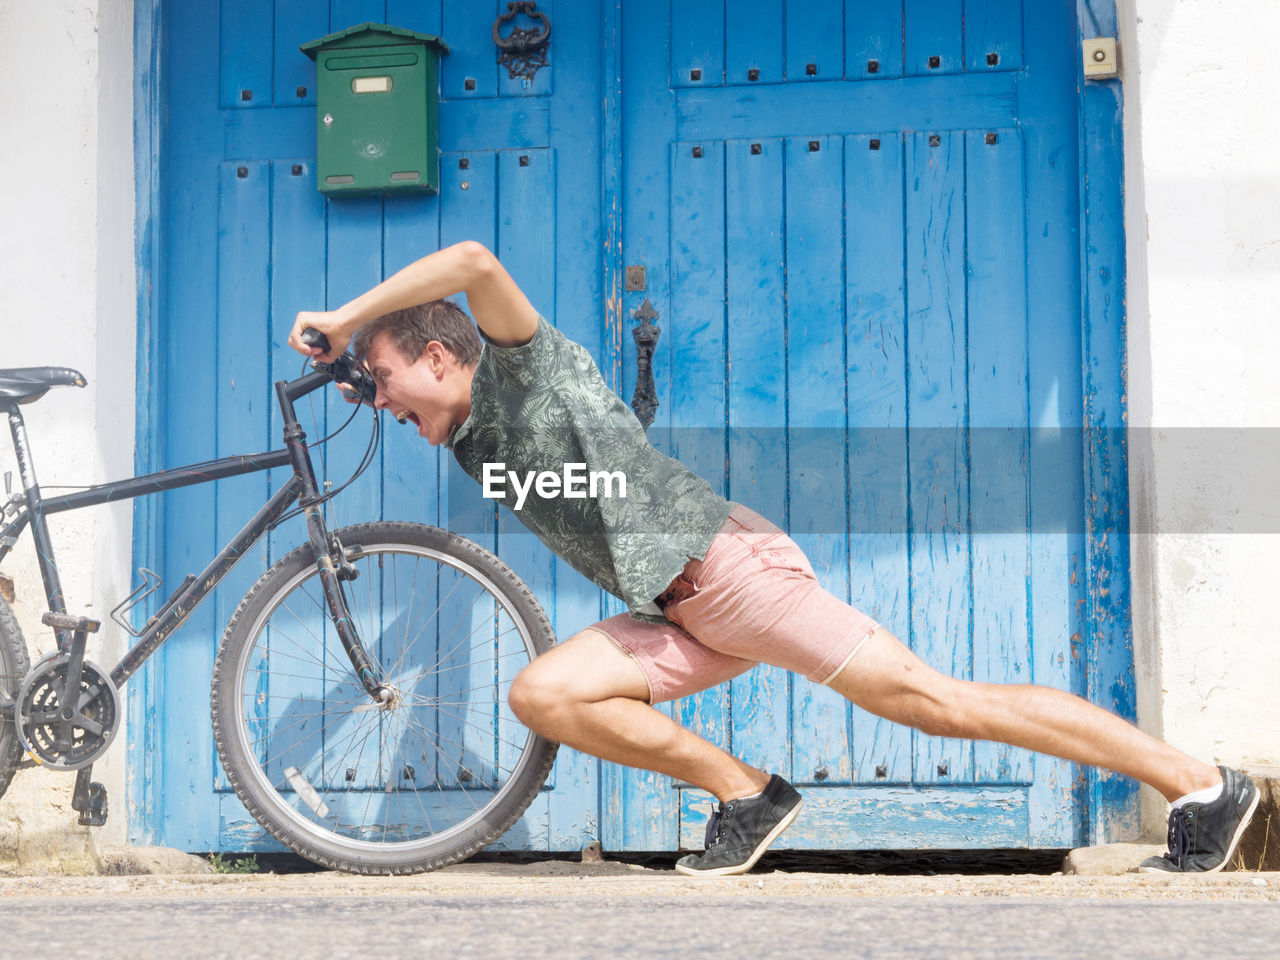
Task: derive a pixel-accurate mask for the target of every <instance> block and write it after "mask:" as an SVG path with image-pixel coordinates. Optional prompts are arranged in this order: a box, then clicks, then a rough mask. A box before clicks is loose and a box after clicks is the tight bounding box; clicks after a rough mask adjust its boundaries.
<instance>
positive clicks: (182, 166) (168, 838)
mask: <svg viewBox="0 0 1280 960" xmlns="http://www.w3.org/2000/svg"><path fill="white" fill-rule="evenodd" d="M169 16H170V20H169V27H170V29H171V30H172V33H171V34H170V40H169V42H170V43H172V44H173V45H174V46H173V49H190V57H189V59H188V60H187V61H185V64H186V66H187V67H188V69H187V70H181V71H175V75H174V76H173V78H172V80H170V81H169V89H168V98H169V102H170V103H185V104H190V105H191V107H192V113H191V114H185V113H182V112H181V111H179V112H178V114H177V115H176V116H174V117H172V121H171V122H172V123H173V126H172V128H171V134H170V136H171V140H170V141H169V145H168V150H169V163H168V165H167V166H166V167H165V173H164V184H163V186H162V188H161V189H162V191H163V192H164V195H165V204H164V209H165V221H166V222H165V224H164V226H163V229H161V230H160V238H161V242H163V243H164V245H165V249H164V254H163V266H162V269H161V270H160V271H159V273H158V275H157V276H156V278H155V280H156V283H157V285H158V286H159V287H160V289H161V294H160V304H161V315H160V317H158V318H157V326H158V328H159V331H158V336H159V338H160V349H159V352H158V354H157V356H156V358H155V361H154V364H155V367H154V372H155V374H156V375H157V376H158V377H159V386H158V389H159V390H160V403H159V406H160V409H161V410H162V411H165V413H166V416H165V417H164V419H163V420H162V421H160V422H159V423H157V424H156V425H155V429H156V431H157V433H158V434H159V441H158V444H157V446H158V447H159V453H158V457H157V459H158V463H157V468H165V467H177V466H181V465H182V464H186V463H197V462H199V461H202V460H207V459H210V458H212V457H213V456H215V455H216V443H217V435H216V433H215V430H214V427H213V424H212V422H211V420H212V418H211V417H210V416H209V415H208V411H209V405H210V404H211V399H212V398H214V397H215V396H216V390H217V386H216V384H217V366H216V364H215V363H214V362H212V359H211V358H214V357H217V356H218V354H219V343H218V340H217V329H218V309H217V304H218V300H217V298H218V267H217V263H218V209H219V203H220V192H221V191H220V186H219V184H220V176H221V170H220V166H219V163H218V161H219V160H220V159H221V154H219V153H218V152H217V151H218V146H219V137H218V135H217V131H216V129H211V128H210V126H209V125H208V124H201V123H199V122H194V120H193V121H192V122H187V121H188V118H189V117H190V118H194V117H195V116H206V117H207V116H209V115H210V114H216V113H217V111H218V100H217V97H218V87H217V84H216V82H215V81H214V78H215V77H216V75H217V74H216V71H217V70H218V57H219V51H218V47H217V45H216V44H215V43H213V42H211V39H210V38H212V37H215V36H217V35H218V10H217V8H215V7H212V6H208V5H199V6H198V8H196V7H189V6H187V5H183V6H182V8H181V9H174V10H170V11H169ZM175 170H176V171H182V175H181V176H175V175H174V171H175ZM193 357H198V358H204V359H203V360H202V362H199V363H193V362H192V358H193ZM202 411H203V413H202ZM193 425H194V428H193ZM160 501H161V508H160V513H161V520H162V523H163V528H162V536H163V551H162V555H161V557H160V566H159V572H160V575H161V576H163V577H164V579H165V582H166V583H167V584H168V585H169V586H170V589H172V588H174V587H176V586H177V585H178V584H179V583H181V582H182V579H183V577H185V576H186V574H187V573H188V572H191V573H196V572H199V571H200V570H202V569H204V567H205V565H206V564H207V563H208V562H209V560H210V558H212V557H213V556H214V554H215V553H216V552H217V550H218V548H219V547H220V546H221V544H218V543H217V542H216V540H215V537H214V527H215V517H214V488H213V485H212V484H207V485H201V486H194V487H188V488H186V489H184V490H174V491H171V492H169V493H165V494H162V495H161V497H160ZM223 626H224V624H221V623H215V611H214V605H213V604H212V603H210V602H206V603H204V604H202V605H201V606H200V607H199V608H197V609H196V610H195V611H194V612H193V613H192V615H191V616H190V617H189V618H188V620H187V622H186V623H185V624H184V625H183V628H182V632H181V634H180V635H179V636H176V637H174V638H173V639H171V640H170V641H169V642H168V643H167V644H166V645H165V646H164V647H163V648H162V649H161V650H160V651H158V652H157V654H156V657H155V660H154V663H155V667H154V671H155V677H156V683H155V686H154V687H152V691H153V693H154V696H155V699H154V700H153V704H154V708H155V711H156V716H155V722H156V724H157V725H158V727H159V728H161V729H163V730H164V731H165V735H164V736H162V737H160V738H159V743H158V747H159V749H158V752H157V754H156V755H155V756H153V757H149V758H148V760H147V765H148V767H149V773H148V774H147V776H149V777H150V778H152V780H151V782H152V785H153V788H154V796H155V797H156V806H155V807H153V808H150V809H148V810H147V811H146V812H145V815H146V816H147V817H148V819H149V820H150V822H151V824H152V825H154V828H155V831H156V836H157V837H158V838H162V839H160V841H159V842H162V843H172V844H174V845H175V846H177V847H179V848H181V849H187V850H195V849H200V847H199V845H198V844H197V843H196V841H197V840H201V839H203V838H207V837H209V836H211V835H213V834H214V833H215V832H216V829H217V823H216V813H215V811H214V810H213V809H212V807H211V805H210V804H209V803H208V802H207V797H208V792H209V789H210V776H209V768H210V760H209V758H210V757H211V756H212V754H213V745H212V742H211V738H210V737H209V736H208V735H207V733H206V731H208V729H209V700H208V691H207V689H201V688H202V687H204V686H205V684H204V682H203V681H199V682H193V679H192V678H195V677H208V672H207V671H208V669H209V662H210V661H209V655H210V651H211V650H213V649H214V648H215V647H216V645H217V643H218V638H219V637H220V636H221V635H222V628H223ZM202 670H203V671H204V672H203V673H202V672H201V671H202ZM188 844H190V845H188Z"/></svg>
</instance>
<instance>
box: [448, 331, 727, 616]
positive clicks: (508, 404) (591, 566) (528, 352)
mask: <svg viewBox="0 0 1280 960" xmlns="http://www.w3.org/2000/svg"><path fill="white" fill-rule="evenodd" d="M481 335H482V336H483V333H482V334H481ZM446 445H447V446H448V447H449V448H450V449H451V450H452V451H453V455H454V457H455V458H457V461H458V463H459V465H460V466H461V467H462V469H463V470H464V471H466V473H467V474H468V475H470V476H471V477H473V478H474V479H475V480H477V481H478V482H480V483H481V484H482V485H483V484H485V481H486V468H485V464H490V465H491V466H490V467H489V470H488V474H489V479H490V481H491V485H490V488H489V489H490V492H491V493H494V494H497V493H499V492H500V493H501V494H502V495H501V496H495V497H494V499H498V500H499V501H500V502H502V503H503V504H505V505H506V506H507V507H509V508H511V509H512V510H513V512H514V513H515V515H516V517H517V518H519V520H520V521H521V522H522V523H523V524H524V525H525V526H526V527H528V528H529V529H530V530H532V531H533V532H534V533H535V534H537V536H538V539H540V540H541V541H542V542H543V543H545V544H546V545H547V546H548V547H549V548H550V549H551V550H552V551H553V552H554V553H555V554H556V555H558V556H559V557H561V558H563V559H564V560H566V561H567V562H568V563H570V564H571V565H572V566H573V568H574V569H575V570H577V571H578V572H580V573H581V574H583V576H585V577H587V578H588V579H590V580H591V581H593V582H594V583H596V584H598V585H599V586H601V587H603V588H604V589H605V590H607V591H609V592H610V593H612V594H613V595H615V596H617V597H621V598H622V599H623V600H624V601H626V603H627V606H628V608H629V609H630V611H631V615H632V616H633V617H636V618H637V619H642V620H659V621H660V620H661V619H662V617H661V616H654V614H656V613H658V611H657V608H656V607H653V606H651V602H652V601H653V599H654V598H655V597H657V596H658V595H659V594H660V593H661V592H662V591H663V590H665V589H666V587H667V585H668V584H669V583H670V582H671V581H672V580H674V579H675V577H676V576H677V574H679V573H680V571H681V570H682V569H683V568H684V565H685V563H686V562H687V561H688V560H689V559H690V558H693V559H698V560H700V559H702V558H703V557H704V556H705V555H706V552H707V548H708V547H709V546H710V545H711V541H712V540H713V539H714V538H715V535H716V534H717V533H718V532H719V531H720V527H721V526H722V525H723V524H724V522H725V519H726V518H727V517H728V516H729V510H730V508H731V504H730V503H729V502H728V501H727V500H725V499H724V498H723V497H721V496H719V495H718V494H717V493H716V492H715V491H713V490H712V489H711V485H710V484H709V483H707V481H706V480H703V479H702V478H701V477H699V476H698V475H697V474H695V473H693V472H692V471H691V470H689V469H688V468H687V467H686V466H685V465H684V464H682V463H680V461H678V460H673V459H672V458H671V457H668V456H665V455H664V454H662V453H659V452H658V451H657V450H656V449H654V447H653V445H652V444H651V443H650V442H649V438H648V437H647V436H645V432H644V428H643V427H641V426H640V422H639V421H638V420H637V419H636V417H635V414H634V413H632V412H631V408H630V407H628V406H627V405H626V404H625V403H623V402H622V400H620V399H619V398H618V396H617V394H615V393H614V392H613V391H612V390H610V389H609V388H608V387H607V386H605V383H604V380H603V379H602V378H601V376H600V371H599V370H598V369H597V368H596V365H595V362H594V361H593V360H592V359H591V355H590V354H588V353H587V351H586V349H585V348H583V347H582V346H581V345H579V344H577V343H574V342H573V341H571V340H569V339H568V338H567V337H565V335H564V334H563V333H561V332H560V331H559V330H557V329H556V328H555V327H553V326H551V324H549V323H548V322H547V321H546V320H545V319H543V318H542V317H539V318H538V329H537V332H536V333H535V334H534V335H533V339H532V340H530V341H529V342H528V343H526V344H522V345H521V346H517V347H499V346H496V345H494V344H493V343H492V342H490V341H489V339H488V338H487V337H485V344H484V347H483V349H482V350H481V353H480V361H479V363H478V364H477V366H476V371H475V375H474V377H473V378H472V381H471V414H470V415H469V416H468V417H467V419H466V421H465V422H464V423H463V424H462V425H461V426H459V427H458V428H457V429H456V430H455V431H454V432H453V434H452V435H451V436H450V437H449V439H448V440H447V441H446ZM499 463H501V464H505V466H504V467H502V468H501V469H500V471H499V469H498V468H496V467H494V466H492V465H493V464H499ZM569 464H578V465H581V468H580V469H579V468H574V469H573V470H572V471H571V472H568V473H567V471H566V465H569ZM544 471H546V472H548V473H552V474H555V475H557V476H559V477H562V478H563V477H566V476H568V478H569V479H568V481H565V480H563V479H562V480H560V481H559V482H558V483H552V482H551V481H550V480H547V479H546V478H544V480H546V482H545V483H544V485H543V493H548V492H550V493H552V495H550V496H539V492H538V487H537V485H536V484H535V485H529V482H528V481H529V478H530V477H533V476H536V475H537V474H540V473H542V472H544ZM617 472H621V473H622V474H624V475H625V477H626V481H625V490H626V495H625V496H620V495H619V493H620V491H621V485H620V484H619V483H618V482H617V478H616V477H614V478H613V481H612V482H606V481H604V480H602V481H601V482H600V483H598V484H597V485H596V486H595V489H594V490H592V488H591V485H590V482H589V479H590V475H591V474H593V473H599V474H605V473H607V474H616V473H617ZM511 474H514V475H515V476H514V477H513V476H511ZM498 477H501V478H502V482H501V483H498V482H497V478H498ZM556 486H559V488H560V489H559V490H558V491H556V490H555V487H556ZM517 488H519V489H517ZM519 490H524V491H525V496H524V498H523V502H520V501H521V498H520V493H519ZM570 491H572V492H573V493H579V492H582V493H584V494H585V495H583V496H562V495H561V494H562V493H564V492H570ZM517 505H518V506H519V509H517ZM645 608H647V610H646V609H645Z"/></svg>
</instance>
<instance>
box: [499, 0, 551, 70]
mask: <svg viewBox="0 0 1280 960" xmlns="http://www.w3.org/2000/svg"><path fill="white" fill-rule="evenodd" d="M522 13H523V14H524V15H525V16H526V17H528V18H529V19H530V20H540V21H542V25H541V26H540V27H538V26H535V27H532V28H524V27H516V26H513V27H512V29H511V33H510V34H508V35H507V37H506V38H503V37H502V35H501V34H500V33H499V32H498V30H499V28H500V27H501V26H502V25H503V24H504V23H510V22H511V21H513V20H515V18H516V17H517V16H518V15H519V14H522ZM550 40H551V18H550V17H548V16H547V15H546V14H545V13H543V12H542V11H540V10H538V5H537V3H535V2H533V0H513V2H511V3H508V4H507V12H506V13H504V14H502V15H501V16H499V17H498V19H497V20H495V21H493V42H494V43H496V44H497V45H498V49H499V50H500V51H502V53H501V55H500V56H499V57H498V63H500V64H502V65H503V66H504V67H506V68H507V73H508V75H510V77H511V79H512V80H514V79H515V78H516V77H524V78H525V79H526V80H528V81H529V82H530V83H532V82H533V75H534V74H535V73H537V72H538V70H540V69H541V68H542V67H545V66H546V65H547V44H548V43H549V42H550Z"/></svg>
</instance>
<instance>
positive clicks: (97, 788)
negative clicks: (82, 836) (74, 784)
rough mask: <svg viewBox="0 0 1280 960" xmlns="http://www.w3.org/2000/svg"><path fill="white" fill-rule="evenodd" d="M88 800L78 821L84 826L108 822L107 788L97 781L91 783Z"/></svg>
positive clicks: (98, 825) (97, 825)
mask: <svg viewBox="0 0 1280 960" xmlns="http://www.w3.org/2000/svg"><path fill="white" fill-rule="evenodd" d="M88 801H89V802H88V806H87V808H86V809H85V810H83V811H81V813H80V816H79V818H78V819H77V820H76V823H78V824H80V826H82V827H101V826H104V825H105V824H106V822H107V788H106V787H105V786H103V785H102V784H100V783H97V782H94V783H91V784H89V796H88Z"/></svg>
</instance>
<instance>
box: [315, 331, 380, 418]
mask: <svg viewBox="0 0 1280 960" xmlns="http://www.w3.org/2000/svg"><path fill="white" fill-rule="evenodd" d="M302 342H303V343H305V344H306V345H307V346H308V347H319V348H320V349H321V351H323V352H324V353H328V352H329V338H328V337H326V336H325V335H324V334H323V333H321V332H320V331H319V330H317V329H316V328H315V327H307V328H306V329H305V330H303V331H302ZM311 366H312V367H313V368H314V369H316V370H322V371H324V372H325V373H327V374H329V376H331V377H333V379H334V382H335V383H337V384H338V389H339V390H341V391H342V396H343V398H344V399H346V400H347V401H348V402H349V403H357V402H358V403H366V404H368V405H369V406H373V400H374V397H375V396H377V393H378V388H377V385H376V384H374V382H373V380H372V378H370V376H369V374H368V373H366V372H365V370H364V367H363V366H361V364H360V361H358V360H357V359H356V358H355V357H354V356H352V355H351V354H350V353H343V354H341V355H340V356H338V357H337V358H336V359H335V360H334V361H333V362H332V363H324V362H323V361H321V360H312V361H311Z"/></svg>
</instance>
